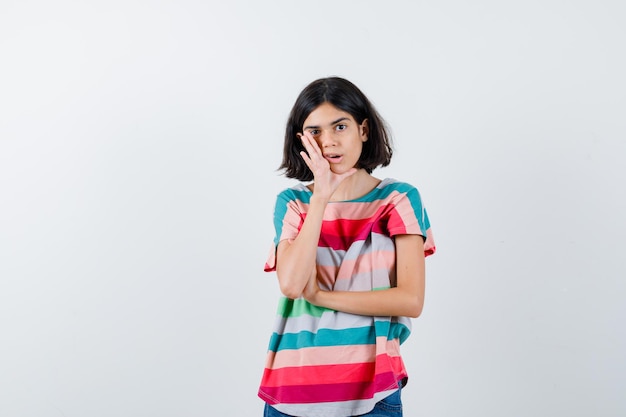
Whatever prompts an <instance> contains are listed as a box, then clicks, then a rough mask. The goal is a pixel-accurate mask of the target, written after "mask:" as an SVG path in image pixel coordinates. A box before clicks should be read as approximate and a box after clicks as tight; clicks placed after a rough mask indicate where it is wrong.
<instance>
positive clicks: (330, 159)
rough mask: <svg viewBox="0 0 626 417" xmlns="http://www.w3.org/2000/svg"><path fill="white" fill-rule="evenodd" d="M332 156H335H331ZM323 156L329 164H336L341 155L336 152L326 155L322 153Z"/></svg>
mask: <svg viewBox="0 0 626 417" xmlns="http://www.w3.org/2000/svg"><path fill="white" fill-rule="evenodd" d="M333 156H335V157H334V158H333ZM324 158H325V159H326V160H327V161H328V162H330V163H331V164H338V163H339V162H341V161H342V159H343V156H342V155H336V154H328V155H324Z"/></svg>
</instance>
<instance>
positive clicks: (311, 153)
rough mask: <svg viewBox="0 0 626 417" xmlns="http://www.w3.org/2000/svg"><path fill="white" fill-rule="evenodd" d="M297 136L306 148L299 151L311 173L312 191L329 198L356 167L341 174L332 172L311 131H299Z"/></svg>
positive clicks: (355, 170)
mask: <svg viewBox="0 0 626 417" xmlns="http://www.w3.org/2000/svg"><path fill="white" fill-rule="evenodd" d="M298 137H299V138H300V139H301V140H302V144H303V145H304V149H306V152H305V151H302V152H300V156H302V159H303V160H304V163H305V164H306V165H307V166H308V167H309V169H310V170H311V172H312V173H313V181H314V183H315V187H314V190H313V193H314V194H315V195H317V196H320V197H322V198H324V199H326V200H330V197H331V196H332V195H333V193H334V192H335V191H336V190H337V188H338V187H339V184H341V182H342V181H343V180H344V179H346V178H348V177H349V176H351V175H353V174H354V173H355V172H357V169H356V168H351V169H349V170H348V171H346V172H344V173H342V174H337V173H335V172H333V171H332V170H331V169H330V163H329V162H328V160H327V159H326V157H324V154H323V153H322V150H321V149H320V147H319V146H318V144H317V142H316V141H315V139H313V136H312V135H311V133H310V132H304V133H302V134H300V133H299V134H298Z"/></svg>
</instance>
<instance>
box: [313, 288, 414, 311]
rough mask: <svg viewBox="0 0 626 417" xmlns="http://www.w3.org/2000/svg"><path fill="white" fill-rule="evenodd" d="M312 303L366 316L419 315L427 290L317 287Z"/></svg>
mask: <svg viewBox="0 0 626 417" xmlns="http://www.w3.org/2000/svg"><path fill="white" fill-rule="evenodd" d="M308 301H309V302H310V303H311V304H314V305H317V306H320V307H325V308H329V309H332V310H337V311H343V312H345V313H351V314H359V315H364V316H405V317H418V316H419V315H420V314H421V312H422V308H423V306H424V297H423V293H422V294H421V295H420V294H416V293H415V292H412V291H408V290H405V289H402V288H397V287H395V288H389V289H386V290H377V291H317V292H315V294H314V295H313V296H312V297H309V299H308Z"/></svg>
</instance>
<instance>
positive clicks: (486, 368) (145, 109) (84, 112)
mask: <svg viewBox="0 0 626 417" xmlns="http://www.w3.org/2000/svg"><path fill="white" fill-rule="evenodd" d="M625 18H626V7H625V6H624V3H623V2H621V1H618V0H615V1H609V0H601V1H582V0H581V1H564V0H562V1H559V0H541V1H539V0H529V1H517V2H513V1H507V2H503V1H495V0H491V1H489V0H479V1H472V2H464V1H459V0H443V1H430V2H428V1H417V2H413V1H395V2H381V1H328V0H322V1H316V2H295V1H287V0H282V1H265V2H257V1H252V0H251V1H229V2H227V1H214V2H207V1H199V0H197V1H194V0H177V1H135V0H131V1H128V0H125V1H98V2H96V1H93V2H89V1H67V0H62V1H56V2H44V1H36V0H34V1H24V0H21V1H7V0H4V1H3V2H2V3H1V4H0V61H1V64H0V415H1V416H3V417H14V416H15V417H18V416H19V417H57V416H58V417H85V416H89V417H100V416H102V417H105V416H106V417H109V416H124V417H126V416H128V417H144V416H145V417H161V416H163V417H169V416H176V417H179V416H185V417H199V416H235V417H239V416H260V415H261V412H262V402H261V401H260V400H259V399H258V398H257V397H256V390H257V386H258V383H259V380H260V377H261V372H262V368H263V362H264V357H265V349H266V347H267V342H268V340H269V334H270V331H271V326H272V323H273V320H274V312H275V306H276V301H277V297H278V287H277V285H276V280H275V277H274V276H273V275H272V274H267V273H264V272H262V267H263V263H264V261H265V257H266V255H267V253H268V251H269V249H270V244H271V240H272V238H273V229H272V218H271V216H272V210H273V204H274V198H275V195H276V193H277V192H279V191H280V190H281V189H282V188H284V187H286V186H290V185H292V182H290V181H289V180H286V179H284V178H282V177H281V176H280V175H279V172H277V171H276V168H277V167H278V165H279V163H280V159H281V153H282V140H283V128H284V123H285V121H286V118H287V114H288V112H289V110H290V108H291V105H292V104H293V101H294V100H295V98H296V96H297V94H298V93H299V92H300V90H301V89H302V88H303V87H304V86H305V85H306V84H308V83H309V82H310V81H312V80H313V79H316V78H319V77H324V76H328V75H339V76H343V77H346V78H348V79H350V80H352V81H353V82H355V83H356V84H357V85H358V86H359V87H361V89H362V90H363V91H364V92H365V93H366V94H367V95H368V96H369V97H370V98H371V100H372V101H373V102H374V104H375V105H376V106H377V107H378V109H379V111H380V112H381V114H382V115H383V117H385V118H386V119H387V121H388V122H389V124H390V125H391V128H392V132H393V135H394V138H395V143H396V154H395V156H394V160H393V161H392V164H391V166H390V167H388V168H385V169H384V170H378V171H375V174H376V175H377V176H379V177H385V176H390V177H395V178H398V179H401V180H404V181H407V182H411V183H413V184H414V185H416V186H417V187H418V188H419V189H420V191H421V192H422V197H423V198H424V201H425V203H426V206H427V208H428V210H429V213H430V216H431V221H432V226H433V231H434V234H435V238H436V241H437V246H438V253H437V254H436V255H435V256H433V257H431V258H428V262H427V301H426V307H425V310H424V313H423V315H422V316H421V317H420V318H419V319H417V320H415V321H414V332H413V334H412V336H411V338H410V339H409V341H408V342H407V343H406V344H405V345H403V353H404V356H405V360H406V363H407V366H408V368H409V372H410V375H411V380H410V383H409V385H408V386H407V388H406V390H405V391H404V392H405V393H404V402H405V410H406V411H405V415H407V416H428V417H439V416H441V417H447V416H469V417H473V416H476V417H478V416H481V417H484V416H502V415H504V416H555V415H560V416H581V417H582V416H607V417H608V416H616V417H617V416H623V415H624V414H626V399H625V397H624V395H623V393H624V386H625V385H626V357H625V356H626V334H625V333H624V320H625V319H626V302H625V296H626V283H625V279H624V278H626V265H625V261H624V259H625V256H624V250H625V249H626V247H625V245H624V243H623V242H624V235H625V234H626V222H625V221H624V218H623V215H624V212H625V211H626V186H625V185H626V184H625V178H626V170H625V168H624V158H625V157H626V117H625V115H626V81H625V77H624V74H626V55H625V54H624V50H625V48H626V26H625V25H624V19H625Z"/></svg>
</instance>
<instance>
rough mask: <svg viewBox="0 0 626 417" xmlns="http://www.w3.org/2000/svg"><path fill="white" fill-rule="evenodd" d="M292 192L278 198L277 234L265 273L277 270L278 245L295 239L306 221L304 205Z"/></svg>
mask: <svg viewBox="0 0 626 417" xmlns="http://www.w3.org/2000/svg"><path fill="white" fill-rule="evenodd" d="M290 191H291V190H285V191H283V192H281V193H280V194H278V196H277V197H276V204H275V206H274V229H275V231H276V234H275V236H274V242H273V243H272V246H271V248H270V251H269V254H268V256H267V260H266V262H265V267H264V268H263V269H264V271H265V272H272V271H275V270H276V249H277V248H278V244H279V243H280V242H281V241H283V240H285V239H291V240H292V239H295V238H296V236H298V232H299V231H300V228H301V227H302V223H303V221H304V213H303V212H302V209H301V207H302V204H301V202H300V201H299V200H298V199H297V198H295V196H294V194H293V193H292V192H290Z"/></svg>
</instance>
